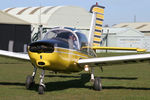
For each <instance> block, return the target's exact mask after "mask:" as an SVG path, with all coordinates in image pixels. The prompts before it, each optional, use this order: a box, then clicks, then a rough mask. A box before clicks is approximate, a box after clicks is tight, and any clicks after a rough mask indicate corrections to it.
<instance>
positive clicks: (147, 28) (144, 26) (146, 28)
mask: <svg viewBox="0 0 150 100" xmlns="http://www.w3.org/2000/svg"><path fill="white" fill-rule="evenodd" d="M113 27H114V28H124V27H130V28H133V29H136V30H138V31H140V32H142V33H144V35H145V36H150V22H145V23H138V22H136V23H120V24H117V25H114V26H113Z"/></svg>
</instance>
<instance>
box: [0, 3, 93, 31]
mask: <svg viewBox="0 0 150 100" xmlns="http://www.w3.org/2000/svg"><path fill="white" fill-rule="evenodd" d="M3 11H4V12H7V13H9V14H11V15H13V16H16V17H18V18H20V19H23V20H25V21H28V22H30V23H32V24H42V25H47V26H50V27H56V26H66V27H76V28H78V27H80V28H86V29H87V28H89V27H90V22H91V14H90V13H89V12H88V11H86V10H85V9H84V8H80V7H75V6H46V7H19V8H7V9H5V10H3Z"/></svg>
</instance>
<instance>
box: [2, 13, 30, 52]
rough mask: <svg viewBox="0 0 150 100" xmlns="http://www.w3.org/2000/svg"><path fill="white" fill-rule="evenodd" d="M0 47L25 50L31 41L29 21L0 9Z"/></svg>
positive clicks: (18, 50)
mask: <svg viewBox="0 0 150 100" xmlns="http://www.w3.org/2000/svg"><path fill="white" fill-rule="evenodd" d="M0 35H1V36H0V49H1V50H9V51H14V52H26V47H27V44H28V43H30V42H31V25H30V23H28V22H26V21H24V20H21V19H19V18H16V17H14V16H12V15H10V14H7V13H5V12H2V11H0Z"/></svg>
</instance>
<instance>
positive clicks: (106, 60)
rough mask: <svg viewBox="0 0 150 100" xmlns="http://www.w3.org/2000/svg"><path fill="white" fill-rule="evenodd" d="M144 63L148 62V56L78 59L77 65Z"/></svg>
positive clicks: (149, 58) (149, 59)
mask: <svg viewBox="0 0 150 100" xmlns="http://www.w3.org/2000/svg"><path fill="white" fill-rule="evenodd" d="M146 61H149V62H150V54H137V55H126V56H113V57H100V58H88V59H80V60H78V63H79V64H80V65H91V66H93V65H99V66H106V65H114V64H130V63H138V62H146Z"/></svg>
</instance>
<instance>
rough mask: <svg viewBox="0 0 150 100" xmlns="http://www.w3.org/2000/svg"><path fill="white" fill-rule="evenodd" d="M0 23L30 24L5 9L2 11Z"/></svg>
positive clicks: (0, 12)
mask: <svg viewBox="0 0 150 100" xmlns="http://www.w3.org/2000/svg"><path fill="white" fill-rule="evenodd" d="M0 23H1V24H30V23H28V22H26V21H24V20H22V19H19V18H17V17H14V16H12V15H10V14H7V13H5V12H3V11H0Z"/></svg>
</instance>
